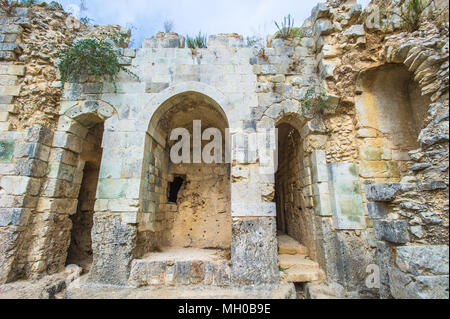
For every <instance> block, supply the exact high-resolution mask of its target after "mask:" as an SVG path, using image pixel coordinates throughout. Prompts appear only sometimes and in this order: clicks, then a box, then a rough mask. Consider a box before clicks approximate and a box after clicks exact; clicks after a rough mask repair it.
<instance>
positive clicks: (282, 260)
mask: <svg viewBox="0 0 450 319" xmlns="http://www.w3.org/2000/svg"><path fill="white" fill-rule="evenodd" d="M277 239H278V267H279V268H280V281H282V282H297V283H300V282H320V281H322V280H323V279H324V277H325V275H324V273H323V271H322V270H321V269H320V266H319V264H318V263H317V262H315V261H312V260H311V259H309V257H308V256H309V251H308V248H307V247H305V246H303V245H302V244H300V243H299V242H298V241H296V240H295V239H293V238H292V237H290V236H288V235H284V234H280V235H278V236H277Z"/></svg>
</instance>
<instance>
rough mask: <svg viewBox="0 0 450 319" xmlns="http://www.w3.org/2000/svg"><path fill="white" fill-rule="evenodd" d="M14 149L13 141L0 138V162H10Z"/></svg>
mask: <svg viewBox="0 0 450 319" xmlns="http://www.w3.org/2000/svg"><path fill="white" fill-rule="evenodd" d="M14 149H15V141H14V140H10V139H1V140H0V163H6V162H11V160H12V158H13V155H14Z"/></svg>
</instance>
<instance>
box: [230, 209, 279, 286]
mask: <svg viewBox="0 0 450 319" xmlns="http://www.w3.org/2000/svg"><path fill="white" fill-rule="evenodd" d="M231 236H232V237H231V240H232V243H231V282H232V283H233V284H235V285H241V286H242V285H253V284H256V283H259V282H266V283H275V282H278V276H279V274H278V266H277V240H276V222H275V218H273V217H257V218H233V220H232V235H231Z"/></svg>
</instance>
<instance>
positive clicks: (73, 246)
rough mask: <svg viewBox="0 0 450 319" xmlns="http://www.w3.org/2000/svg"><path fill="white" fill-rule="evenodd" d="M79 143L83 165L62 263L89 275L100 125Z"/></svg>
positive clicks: (99, 158) (99, 146) (99, 149)
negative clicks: (73, 265) (65, 252)
mask: <svg viewBox="0 0 450 319" xmlns="http://www.w3.org/2000/svg"><path fill="white" fill-rule="evenodd" d="M92 125H93V126H92V127H90V128H89V130H88V132H87V135H86V138H85V139H84V140H83V146H82V151H81V153H80V155H79V156H80V161H81V162H83V163H84V169H83V173H82V174H83V175H82V180H81V185H79V187H80V190H79V194H78V206H77V210H76V213H75V214H74V215H72V216H70V220H71V221H72V231H71V239H70V245H69V249H68V255H67V261H66V264H67V265H70V264H76V265H78V266H80V267H82V268H83V271H85V272H89V269H90V267H91V264H92V238H91V230H92V226H93V222H94V220H93V214H94V205H95V199H96V192H97V184H98V177H99V172H100V163H101V159H102V147H101V144H102V137H103V131H104V123H103V122H100V123H98V124H95V122H94V123H92Z"/></svg>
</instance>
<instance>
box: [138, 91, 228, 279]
mask: <svg viewBox="0 0 450 319" xmlns="http://www.w3.org/2000/svg"><path fill="white" fill-rule="evenodd" d="M227 128H228V121H227V119H226V117H225V115H224V113H223V111H221V108H220V106H219V105H218V104H217V103H216V102H215V101H214V100H212V99H211V98H209V97H207V96H206V95H203V94H201V93H197V92H191V91H189V92H183V93H180V94H176V95H174V96H172V97H170V98H169V99H167V100H166V101H165V102H164V103H163V104H161V105H160V106H159V107H158V109H157V110H156V112H155V113H154V114H153V116H152V119H151V121H150V125H149V134H148V136H147V142H146V150H145V153H144V165H143V167H144V181H143V186H142V188H141V202H142V207H143V212H142V214H141V221H140V223H139V232H138V239H137V251H138V252H139V254H140V255H141V256H142V257H141V258H140V259H138V260H135V261H134V265H133V266H132V269H131V274H130V279H131V282H132V283H134V284H137V285H147V284H148V285H154V284H168V285H170V284H188V283H192V281H195V282H196V283H197V282H199V283H200V282H201V283H204V284H212V283H214V284H218V283H217V282H216V279H214V282H211V279H210V277H208V276H209V275H210V274H214V273H219V272H220V273H221V274H222V275H220V276H222V277H220V276H218V275H217V276H218V277H217V280H218V282H219V283H222V284H223V283H224V282H225V283H226V282H228V283H229V280H230V277H229V276H230V268H229V265H228V261H229V258H230V246H231V198H230V197H231V194H230V185H231V184H230V163H226V161H225V134H226V129H227ZM180 131H181V132H182V134H181V135H180V134H178V133H177V132H180ZM209 133H214V134H212V135H211V134H209ZM184 138H186V139H185V140H184V141H187V144H188V145H187V148H179V149H177V151H174V152H173V153H172V148H174V147H177V145H180V143H181V141H182V140H183V139H184ZM212 141H215V142H217V143H216V144H215V145H216V146H217V147H219V148H220V149H221V151H220V154H219V153H216V152H217V148H211V149H208V145H211V144H210V143H212ZM196 146H199V148H200V154H199V153H198V151H197V148H196ZM186 151H187V153H188V156H186V157H185V156H183V155H185V154H186V153H185V152H186ZM182 152H183V153H182ZM216 154H219V156H218V158H217V159H216V160H214V161H213V162H212V163H207V162H204V160H205V157H208V155H209V156H211V155H216ZM181 158H183V159H181ZM180 161H181V162H180ZM155 263H156V264H158V265H159V266H158V267H159V268H158V269H159V270H158V271H157V273H158V274H159V275H157V278H158V279H156V280H155V279H154V276H153V279H151V278H148V277H146V276H142V273H141V272H140V271H139V269H140V268H141V269H142V267H144V268H146V267H153V266H150V265H154V264H155ZM173 263H175V266H173ZM180 263H181V264H183V265H185V267H187V268H189V269H191V271H189V270H188V271H185V272H184V273H183V274H182V273H181V272H182V271H181V270H179V269H178V268H177V267H178V266H176V265H178V264H180ZM198 263H200V264H198ZM172 266H173V267H175V268H173V267H172ZM183 267H184V266H183ZM169 268H170V269H169ZM193 268H195V269H197V271H196V272H195V274H194V273H193V270H192V269H193ZM167 272H170V273H172V274H173V273H175V274H174V275H170V276H167V275H166V274H167ZM208 273H209V275H208ZM194 277H195V278H194ZM214 278H216V277H214ZM220 278H222V279H220Z"/></svg>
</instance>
